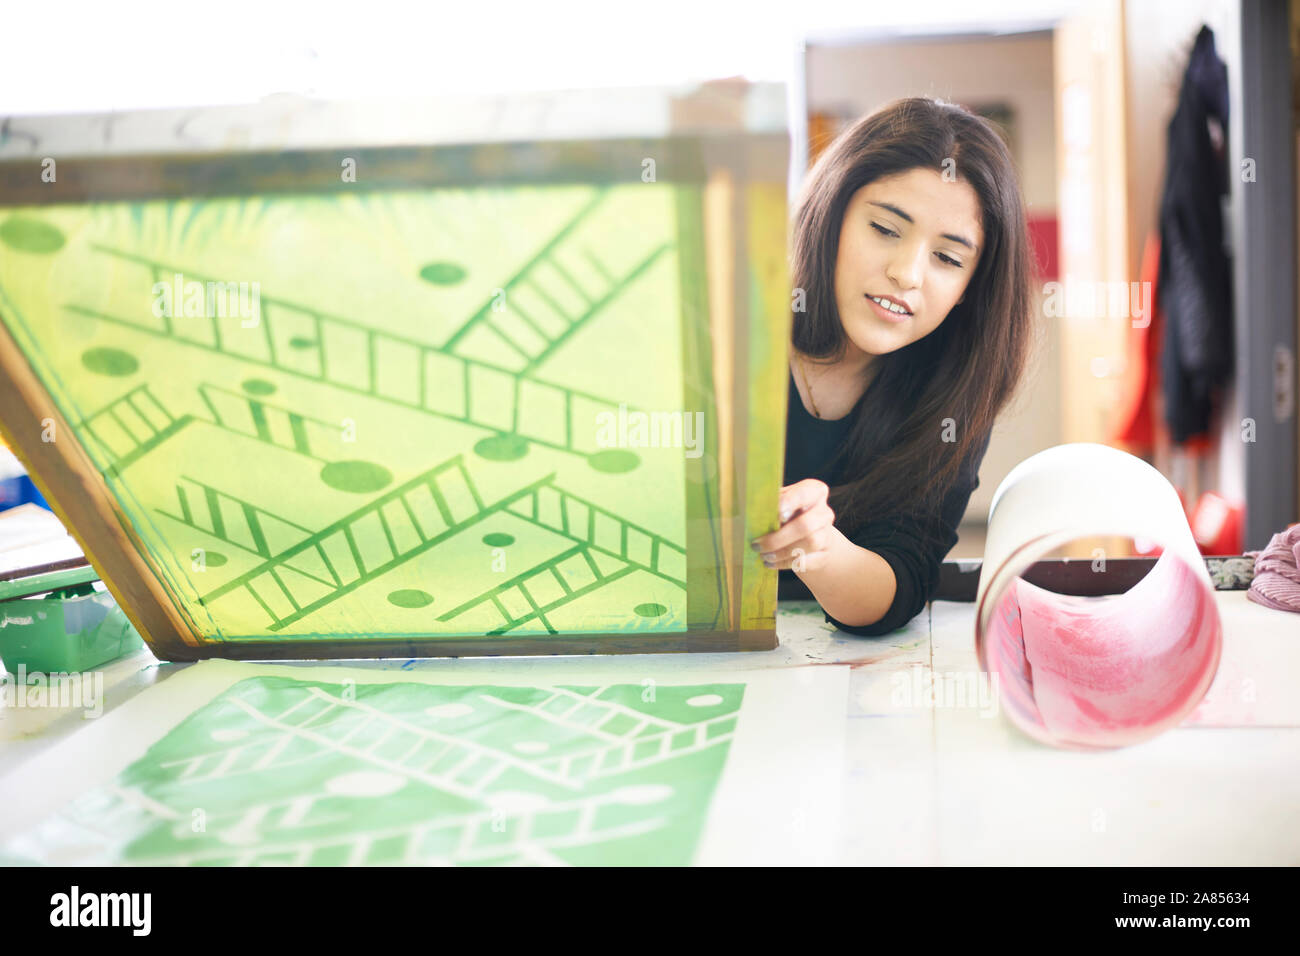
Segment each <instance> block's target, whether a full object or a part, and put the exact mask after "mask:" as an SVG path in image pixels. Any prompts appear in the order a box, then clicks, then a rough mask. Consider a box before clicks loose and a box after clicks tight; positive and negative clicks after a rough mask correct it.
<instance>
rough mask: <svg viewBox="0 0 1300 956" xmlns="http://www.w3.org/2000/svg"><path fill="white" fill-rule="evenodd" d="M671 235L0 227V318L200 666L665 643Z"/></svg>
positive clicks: (689, 423)
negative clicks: (152, 574)
mask: <svg viewBox="0 0 1300 956" xmlns="http://www.w3.org/2000/svg"><path fill="white" fill-rule="evenodd" d="M698 207H699V202H698V194H697V192H689V193H688V192H686V191H684V187H674V186H669V185H666V184H654V183H638V184H630V185H608V186H590V185H556V184H550V185H528V186H494V187H473V188H423V189H407V190H387V191H370V192H360V191H358V192H355V193H353V192H335V193H328V194H320V195H307V194H305V195H287V194H286V195H262V196H246V197H231V198H211V199H165V200H164V199H160V200H150V201H140V202H111V203H110V202H102V203H94V204H84V205H55V206H49V207H40V208H20V209H8V210H2V211H0V315H3V317H4V321H5V322H6V323H7V324H8V325H9V327H10V331H11V332H12V333H13V335H14V338H15V340H16V341H17V342H18V344H19V347H20V349H21V350H22V351H23V353H24V355H25V357H26V358H27V360H28V361H29V362H30V363H31V365H32V367H33V369H34V371H35V372H36V374H37V376H38V377H39V378H40V380H41V381H42V382H43V383H44V384H45V386H46V387H47V388H48V389H49V392H50V395H51V397H52V399H53V400H54V401H55V403H56V404H57V406H58V408H59V409H60V411H61V412H62V413H63V415H64V417H65V418H66V419H67V421H68V422H69V424H70V427H72V429H73V430H74V431H75V432H76V434H77V436H78V438H79V439H80V441H81V443H82V444H83V446H84V447H85V448H86V450H87V452H88V453H89V455H90V457H91V459H92V461H93V463H94V465H95V467H96V468H97V469H98V470H99V471H100V472H101V473H102V474H103V475H104V477H105V480H106V482H107V484H108V487H109V489H110V491H111V492H112V494H113V495H114V496H115V497H116V499H117V500H118V502H119V503H120V505H121V507H122V509H123V511H124V513H125V514H126V516H127V517H128V519H129V520H130V522H131V524H132V525H133V527H134V530H135V533H136V534H137V535H138V538H139V540H140V541H141V542H142V543H143V547H144V548H145V549H146V550H147V552H148V555H149V558H150V560H151V562H152V563H153V564H154V566H155V567H156V568H157V569H158V572H159V576H160V580H161V581H162V582H163V584H164V585H165V587H166V588H167V590H168V591H169V593H170V594H171V596H172V600H173V602H174V604H175V605H176V607H177V608H178V609H179V610H180V611H181V613H182V614H183V615H184V616H185V617H186V618H187V619H188V620H189V621H190V622H191V628H192V630H193V632H194V634H195V635H196V636H198V637H199V638H200V639H202V640H205V641H241V640H267V639H270V638H286V639H298V640H313V639H319V638H329V639H335V640H337V639H340V638H344V639H346V638H349V637H358V638H374V637H405V636H420V637H435V638H436V637H440V636H447V637H450V636H463V635H489V634H509V635H511V636H528V635H547V634H555V633H565V634H581V633H583V632H587V633H602V632H619V633H649V632H678V631H685V630H686V629H687V620H688V616H687V606H686V597H687V550H686V526H687V496H688V488H687V483H688V482H687V463H688V461H690V460H691V459H692V457H696V456H698V455H699V454H701V453H703V452H704V451H711V449H710V448H709V445H708V442H709V440H710V438H709V436H708V434H706V433H705V432H707V431H708V430H711V429H712V428H713V427H714V425H715V421H714V418H713V415H712V411H711V410H710V409H699V408H694V409H693V408H684V407H683V406H684V404H685V399H684V396H685V395H687V394H691V395H698V394H701V392H700V383H692V382H686V381H684V373H683V367H684V363H683V354H684V351H685V352H695V351H698V348H699V347H700V345H699V343H684V342H683V331H682V330H683V327H684V323H683V314H684V308H685V307H684V305H683V302H684V301H686V300H687V299H689V300H690V301H691V302H694V303H695V305H692V306H691V309H690V310H687V311H691V310H695V311H692V314H703V311H704V309H705V306H704V305H701V304H700V303H702V302H703V301H704V298H705V291H704V289H703V286H702V283H696V282H695V281H694V280H689V281H687V282H683V281H682V280H681V276H680V275H679V266H680V265H681V263H680V262H679V255H678V237H679V235H680V232H681V230H682V229H683V228H686V229H696V228H697V224H693V223H688V224H685V225H683V223H682V222H679V219H680V217H682V216H683V210H687V213H686V215H687V217H688V218H690V217H693V216H694V215H696V214H697V212H698ZM688 274H690V275H694V274H695V273H693V272H690V271H689V270H688ZM697 285H698V286H699V287H698V288H697V287H695V286H697ZM686 286H690V288H687V287H686ZM699 334H700V335H702V336H704V337H706V338H707V327H706V326H705V327H701V331H700V333H699ZM688 387H689V388H690V389H692V390H691V391H689V392H688V391H687V389H688ZM706 413H707V415H708V420H707V422H705V421H704V420H703V419H704V418H705V415H706ZM655 415H657V416H658V417H657V418H656V419H655V425H656V426H657V427H656V429H654V430H653V431H652V433H651V434H646V432H645V427H644V424H645V422H646V420H647V418H648V417H650V416H655ZM643 416H644V417H643ZM691 442H695V444H696V447H695V448H694V449H692V448H691V447H690V444H691ZM704 473H705V474H706V476H707V477H706V480H707V481H709V482H714V481H716V468H715V469H705V471H704Z"/></svg>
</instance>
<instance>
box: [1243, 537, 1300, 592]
mask: <svg viewBox="0 0 1300 956" xmlns="http://www.w3.org/2000/svg"><path fill="white" fill-rule="evenodd" d="M1245 553H1246V554H1247V555H1250V556H1251V557H1253V558H1254V559H1255V578H1254V580H1252V581H1251V582H1250V590H1249V591H1247V592H1246V597H1247V599H1249V600H1251V601H1254V602H1255V603H1256V604H1262V605H1264V606H1265V607H1271V608H1274V609H1276V610H1278V611H1296V612H1300V524H1296V525H1292V526H1291V527H1289V528H1287V529H1286V530H1285V531H1279V532H1278V533H1277V534H1275V535H1273V539H1272V540H1271V541H1269V543H1268V547H1266V548H1265V549H1264V550H1263V551H1247V552H1245Z"/></svg>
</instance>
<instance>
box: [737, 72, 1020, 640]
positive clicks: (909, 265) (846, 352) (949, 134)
mask: <svg viewBox="0 0 1300 956" xmlns="http://www.w3.org/2000/svg"><path fill="white" fill-rule="evenodd" d="M792 232H793V235H792V242H791V250H792V270H791V274H792V278H793V280H794V286H795V296H794V298H793V306H792V307H793V309H794V331H793V337H792V343H791V350H790V407H789V423H788V427H787V435H786V459H785V479H784V484H785V487H783V488H782V489H781V498H780V520H781V526H780V527H779V528H778V530H776V531H774V532H772V533H770V534H766V535H763V536H762V537H760V538H758V539H756V540H755V541H754V542H752V546H753V547H754V550H755V551H758V552H759V553H760V555H761V556H762V558H763V560H764V563H766V564H767V566H768V567H775V568H779V569H781V575H780V577H781V579H782V581H781V586H782V593H783V594H790V593H799V592H800V591H802V588H800V587H799V586H798V585H799V582H800V581H801V582H802V584H803V586H805V587H806V589H807V591H808V592H810V593H811V595H812V597H814V598H815V599H816V600H817V601H818V603H819V604H820V605H821V607H822V610H823V611H824V612H825V615H826V620H828V621H830V622H831V623H832V624H835V625H836V626H837V627H839V628H841V629H843V630H845V631H849V632H852V633H856V634H864V635H874V634H884V633H887V632H888V631H892V630H895V629H896V628H899V627H902V626H903V625H904V624H906V623H907V622H908V621H910V620H911V619H912V618H913V617H915V616H916V614H917V613H918V612H919V611H920V610H921V609H922V608H923V607H924V606H925V603H926V601H928V600H929V599H930V598H931V596H932V595H933V593H934V590H935V588H936V587H937V585H938V578H939V566H940V564H941V563H942V561H943V559H944V557H945V556H946V555H947V553H948V552H949V551H950V550H951V549H952V546H953V545H954V544H955V543H956V541H957V531H956V529H957V525H958V524H959V522H960V521H961V518H962V515H963V513H964V512H965V510H966V505H967V503H968V502H969V500H970V495H971V492H973V491H974V490H975V488H976V486H977V485H978V483H979V479H978V477H977V473H978V471H979V466H980V462H981V461H982V460H983V458H984V453H985V451H986V450H987V448H988V442H989V436H990V432H991V430H992V428H993V422H994V419H995V418H996V416H997V414H998V412H999V411H1000V410H1001V409H1002V408H1003V407H1004V406H1005V405H1006V403H1007V402H1008V401H1009V399H1010V398H1011V396H1012V394H1013V392H1014V391H1015V388H1016V385H1017V383H1018V382H1019V380H1020V377H1021V374H1022V371H1023V370H1024V368H1025V365H1026V362H1027V361H1028V356H1029V353H1030V350H1031V348H1032V346H1033V344H1034V342H1035V332H1034V330H1033V328H1032V318H1033V316H1032V312H1033V309H1032V305H1031V302H1032V299H1031V282H1032V281H1033V280H1032V278H1031V274H1030V268H1031V266H1030V253H1029V242H1028V234H1027V229H1026V225H1025V212H1024V203H1023V200H1022V197H1021V193H1020V185H1019V180H1018V177H1017V174H1016V170H1015V165H1014V163H1013V161H1012V159H1011V156H1010V154H1009V153H1008V152H1007V149H1006V147H1005V146H1004V144H1003V142H1002V140H1001V138H1000V137H999V136H998V134H997V133H996V132H995V131H994V130H993V128H992V127H991V126H989V125H988V123H987V122H985V121H984V120H983V119H981V118H979V117H977V116H975V115H973V114H972V113H970V112H968V111H967V110H965V109H963V108H962V107H959V106H954V105H950V104H945V103H942V102H938V101H935V100H932V99H928V98H910V99H904V100H898V101H896V102H894V103H891V104H889V105H887V106H885V107H883V108H882V109H880V110H878V111H876V112H875V113H872V114H871V115H869V116H866V117H864V118H862V119H861V120H859V121H858V122H857V123H856V124H854V125H853V126H852V127H851V128H849V129H848V130H846V131H845V132H844V133H842V134H841V135H840V136H839V137H838V138H837V139H836V140H835V142H834V143H832V144H831V145H830V146H829V147H828V148H827V149H826V151H825V152H824V153H823V154H822V155H821V156H820V157H819V159H818V161H817V163H816V164H815V165H814V167H813V169H812V170H811V171H810V172H809V175H808V178H807V180H806V181H805V183H804V187H803V191H802V194H801V196H800V199H799V201H798V203H797V204H796V212H795V217H794V221H793V224H792ZM801 293H802V295H801ZM795 578H797V579H798V580H797V581H796V580H795ZM791 585H793V587H791Z"/></svg>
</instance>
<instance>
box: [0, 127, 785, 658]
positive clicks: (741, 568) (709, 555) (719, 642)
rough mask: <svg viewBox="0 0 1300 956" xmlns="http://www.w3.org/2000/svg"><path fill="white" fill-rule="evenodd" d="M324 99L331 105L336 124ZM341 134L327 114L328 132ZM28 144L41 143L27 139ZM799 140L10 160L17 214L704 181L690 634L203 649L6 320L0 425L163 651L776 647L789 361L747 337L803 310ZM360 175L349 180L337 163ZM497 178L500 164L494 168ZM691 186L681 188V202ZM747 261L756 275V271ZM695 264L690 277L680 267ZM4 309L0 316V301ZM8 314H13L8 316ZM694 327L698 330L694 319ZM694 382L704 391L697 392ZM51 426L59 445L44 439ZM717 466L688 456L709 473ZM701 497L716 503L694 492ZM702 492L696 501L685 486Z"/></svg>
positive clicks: (684, 242) (734, 136)
mask: <svg viewBox="0 0 1300 956" xmlns="http://www.w3.org/2000/svg"><path fill="white" fill-rule="evenodd" d="M330 108H331V107H330V106H329V105H328V104H320V105H318V108H317V112H316V113H315V114H314V117H313V118H314V119H315V120H316V121H318V122H319V121H320V120H321V116H322V114H321V112H320V111H321V110H323V111H325V113H326V114H328V111H329V110H330ZM325 125H326V127H327V128H328V123H326V124H325ZM33 146H34V144H33ZM788 149H789V141H788V137H787V136H786V135H785V134H783V133H772V132H751V131H735V130H731V131H721V132H718V131H713V132H699V131H694V132H686V133H680V132H670V133H668V134H667V135H663V136H654V137H624V138H619V139H603V140H585V139H572V140H550V141H546V140H528V141H504V142H474V143H456V142H450V143H437V144H429V143H426V144H420V145H351V146H343V147H340V146H332V147H331V146H323V145H319V144H315V145H312V146H311V147H310V148H304V149H260V150H249V151H242V152H240V151H234V152H232V151H203V152H185V151H183V150H178V149H176V148H175V146H174V145H169V146H168V147H166V148H162V149H157V150H152V151H149V152H141V153H136V154H119V155H105V154H100V155H94V154H91V155H68V156H63V157H61V158H58V159H57V178H56V179H54V180H53V181H50V180H49V177H48V176H46V175H43V173H44V172H45V170H46V169H47V167H48V164H49V159H48V157H45V156H40V155H37V150H35V148H33V150H32V152H31V153H30V154H29V155H30V158H12V156H11V152H12V151H6V152H5V153H4V154H0V155H3V158H0V213H3V212H5V211H7V209H8V208H9V207H15V206H38V205H46V204H51V203H87V202H99V201H103V202H110V201H121V200H130V199H159V198H178V197H184V198H192V197H199V196H203V197H215V196H234V195H247V194H256V193H267V192H275V193H291V192H306V193H313V192H321V191H327V190H332V189H356V188H362V189H392V188H399V187H400V188H406V187H421V186H431V187H432V186H457V185H482V184H484V183H485V177H490V179H487V182H490V183H491V184H510V183H520V184H524V183H526V184H537V183H543V182H551V183H560V182H563V183H567V182H574V183H584V184H588V183H620V182H628V183H631V182H637V181H641V176H642V173H643V170H644V168H645V167H644V164H643V160H644V158H645V157H654V158H655V163H656V167H657V179H658V181H664V180H668V181H671V182H674V183H684V184H687V186H684V187H682V188H683V189H685V188H690V189H694V190H698V196H697V197H696V198H697V199H698V200H699V201H698V203H697V204H696V206H695V207H693V208H698V209H699V210H701V211H702V212H701V215H700V219H699V221H698V223H697V224H698V228H697V229H687V230H682V231H681V232H680V233H679V239H680V240H681V251H680V256H679V273H680V277H681V280H682V281H683V283H690V282H696V283H701V282H702V283H704V284H705V285H706V287H707V301H708V310H707V311H708V314H707V316H700V315H696V314H691V313H692V312H694V311H696V308H695V306H694V305H693V304H692V303H691V302H690V298H691V297H690V296H687V295H683V296H682V305H683V314H682V322H683V327H684V328H685V327H690V326H691V324H692V323H699V322H702V321H707V323H708V328H709V335H708V337H707V340H706V341H707V345H708V354H699V353H698V351H697V350H695V349H692V348H691V345H692V343H693V342H694V341H695V339H694V338H693V337H692V336H689V335H688V336H684V338H683V343H684V351H685V352H687V353H692V354H685V355H684V356H683V361H684V363H685V365H686V366H687V369H688V370H689V368H690V366H691V365H692V364H693V366H694V371H695V372H696V373H697V374H698V378H697V381H703V382H708V383H711V389H712V390H711V393H707V394H696V395H691V394H689V392H690V391H691V385H690V381H691V378H692V376H691V375H690V374H687V375H686V376H685V381H686V384H685V388H686V391H687V392H688V394H687V395H684V400H685V404H684V407H686V408H693V407H701V406H702V405H703V406H705V407H708V408H710V409H711V410H712V411H713V412H714V413H715V415H716V421H717V427H718V435H719V439H718V444H719V446H720V447H719V449H718V454H717V457H716V461H717V469H718V473H719V479H718V482H717V485H716V499H717V500H708V499H709V498H711V497H714V496H713V495H711V494H710V493H709V492H708V490H707V489H709V487H710V486H709V483H708V482H707V481H704V482H699V483H693V482H690V481H688V495H687V498H688V501H687V522H686V526H687V540H686V551H687V556H688V557H687V594H688V599H687V602H688V603H687V614H688V623H687V629H686V630H685V631H676V632H663V633H639V634H625V633H559V634H552V635H544V636H510V635H509V634H502V635H496V636H466V637H455V636H448V637H443V636H437V635H430V636H428V637H423V638H420V637H408V636H403V637H397V636H393V637H385V638H375V639H370V638H350V639H338V640H331V639H327V638H325V639H323V638H319V637H313V638H309V639H299V640H274V639H271V640H250V639H248V638H240V639H238V640H216V641H213V640H211V639H210V638H209V639H204V638H200V637H199V635H198V634H197V633H196V630H195V629H194V628H193V627H192V626H191V623H190V621H189V620H188V619H187V615H186V613H184V610H183V607H180V606H178V605H179V601H178V600H174V599H173V598H172V596H171V593H170V591H169V589H168V587H167V585H166V584H164V583H163V580H162V577H161V575H160V574H159V572H158V569H157V567H156V566H155V564H154V562H153V560H152V559H151V557H150V556H149V553H148V549H147V547H145V546H144V544H143V542H142V541H141V540H140V539H139V537H138V535H137V533H136V531H135V529H134V528H133V526H132V523H131V521H130V519H129V518H128V517H127V515H126V513H125V512H124V511H123V509H122V507H121V506H120V504H119V502H118V500H117V499H116V497H115V496H114V495H113V493H112V492H111V490H110V489H109V487H108V485H107V483H106V482H105V479H104V476H103V475H102V474H101V473H100V472H99V470H98V469H97V467H96V466H95V465H94V463H93V462H92V459H91V457H90V456H89V455H88V454H87V452H86V449H85V448H84V447H83V445H82V443H81V442H80V441H79V439H78V436H77V434H76V431H75V430H74V429H73V428H71V427H70V425H69V423H68V422H67V421H66V419H65V418H64V416H63V414H62V413H61V411H60V409H59V407H58V406H57V404H56V402H55V401H54V400H53V399H52V397H51V395H50V393H49V391H48V390H47V389H46V387H45V386H44V385H43V383H42V382H41V381H40V379H39V378H38V376H37V374H36V372H35V371H34V370H33V369H32V367H31V366H30V364H29V363H28V361H27V360H26V357H25V355H24V354H23V352H22V350H21V349H20V347H19V345H18V343H17V342H16V340H15V339H14V337H13V335H12V333H11V331H10V329H9V328H8V325H7V324H6V321H0V408H3V409H5V412H4V414H3V416H0V431H3V433H4V436H5V438H6V440H7V441H8V443H9V444H10V445H11V447H13V449H14V451H15V453H16V454H17V455H18V456H19V457H20V459H21V460H22V461H23V464H24V465H25V467H26V468H27V470H28V472H29V474H30V475H31V477H32V480H33V481H34V482H35V483H36V485H37V487H38V488H39V489H40V490H41V493H42V494H43V495H44V496H45V498H46V500H47V501H48V502H49V503H50V505H51V507H52V508H53V510H54V511H55V512H56V514H57V515H58V517H59V519H60V520H61V521H62V522H63V524H64V525H65V527H67V528H68V529H69V531H70V532H71V533H72V534H73V535H74V536H75V537H76V538H77V540H78V541H79V542H80V544H81V545H82V547H83V549H84V551H85V554H86V557H87V559H88V560H89V561H90V563H91V564H92V565H93V566H94V568H95V570H96V571H97V572H98V573H99V575H100V577H101V578H102V579H103V581H104V582H105V585H106V586H107V587H108V589H109V590H110V592H111V593H112V594H113V596H114V598H115V599H116V600H117V601H118V603H119V604H120V605H121V607H122V608H123V610H124V611H125V612H126V614H127V616H128V618H129V619H130V620H131V622H132V624H133V625H134V626H135V627H136V629H137V630H138V631H139V632H140V634H141V636H142V637H144V638H145V640H146V641H147V642H148V644H149V646H150V648H151V649H152V650H153V652H154V653H155V654H156V655H157V656H158V657H160V658H162V659H165V660H174V661H182V660H198V659H202V658H206V657H228V658H238V659H257V660H276V659H294V658H306V659H327V658H338V657H344V658H364V657H429V656H439V657H440V656H453V657H459V656H494V655H535V654H544V655H552V654H589V653H644V652H681V651H742V650H767V649H771V648H773V647H775V646H776V644H777V641H776V633H775V609H776V598H777V596H776V591H777V589H776V578H777V573H776V572H775V571H774V570H769V569H766V568H764V567H763V565H762V564H761V562H760V561H759V560H758V558H757V556H756V555H754V554H753V553H752V552H751V550H750V548H749V547H748V544H747V543H748V541H749V540H750V539H752V538H753V537H755V536H757V535H761V534H764V533H767V532H769V531H772V530H775V527H776V521H775V515H774V514H773V515H769V514H768V512H769V511H773V510H774V509H773V508H772V507H771V506H772V505H773V504H774V503H775V498H776V492H777V490H778V489H779V487H780V481H781V467H782V460H783V449H784V442H783V441H782V440H779V439H778V440H777V441H763V442H759V443H757V448H756V449H754V448H751V447H750V446H751V442H750V440H749V439H750V436H751V434H754V432H755V431H756V429H757V428H758V427H759V425H760V423H762V424H763V425H764V426H766V425H768V423H772V422H775V423H777V425H778V426H779V427H778V430H777V435H778V436H783V435H784V422H785V409H786V400H785V399H786V391H785V389H786V356H785V352H784V350H776V351H775V352H774V351H773V350H772V349H771V348H769V347H767V345H766V344H765V342H763V341H759V340H760V339H762V338H763V336H761V335H759V336H752V335H751V334H750V333H751V330H752V329H753V328H754V327H755V324H756V323H764V326H763V328H764V330H766V331H767V333H768V336H769V340H770V339H771V338H772V337H773V336H772V335H771V330H773V329H775V330H776V332H777V333H778V334H779V336H780V337H779V339H776V340H777V341H781V342H785V341H787V340H788V335H789V321H790V312H789V308H788V304H789V292H788V272H787V262H786V260H785V257H784V244H783V242H774V237H776V236H780V237H781V238H782V239H784V236H785V234H786V228H787V225H786V175H787V168H788V167H787V163H788ZM348 159H351V160H352V161H354V162H355V166H356V168H357V169H358V170H360V171H363V174H362V175H360V176H358V182H352V183H343V182H342V178H341V177H340V174H339V170H340V165H341V163H343V162H344V161H345V160H348ZM485 171H487V172H485ZM680 195H681V191H680V190H679V192H678V196H680ZM746 266H748V268H746ZM691 270H694V274H692V275H687V274H686V273H687V272H689V271H691ZM0 308H3V306H0ZM0 319H3V316H0ZM695 327H697V328H698V325H696V326H695ZM697 391H698V390H697ZM50 434H55V435H58V436H59V438H58V440H57V441H49V440H47V436H48V435H50ZM706 461H707V459H706V458H700V459H694V460H689V459H688V462H692V463H689V464H688V468H690V467H695V468H704V467H706V465H705V464H704V463H705V462H706ZM700 488H703V489H706V491H705V494H703V495H701V494H699V493H698V489H700ZM692 489H696V493H694V494H692Z"/></svg>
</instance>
